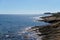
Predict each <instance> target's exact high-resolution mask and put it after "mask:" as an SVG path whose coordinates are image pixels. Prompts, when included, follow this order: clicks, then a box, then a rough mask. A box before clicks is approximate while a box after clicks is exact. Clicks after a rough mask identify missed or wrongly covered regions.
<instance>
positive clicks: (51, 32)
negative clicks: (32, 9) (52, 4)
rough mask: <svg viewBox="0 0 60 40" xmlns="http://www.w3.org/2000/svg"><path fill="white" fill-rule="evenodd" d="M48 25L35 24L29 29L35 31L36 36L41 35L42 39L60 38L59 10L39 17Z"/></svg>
mask: <svg viewBox="0 0 60 40" xmlns="http://www.w3.org/2000/svg"><path fill="white" fill-rule="evenodd" d="M40 18H42V19H43V20H38V21H44V22H47V23H50V25H45V26H35V27H32V28H31V29H30V30H29V31H35V32H36V34H37V35H38V36H42V38H41V39H42V40H60V12H57V13H53V14H52V15H51V16H45V17H40Z"/></svg>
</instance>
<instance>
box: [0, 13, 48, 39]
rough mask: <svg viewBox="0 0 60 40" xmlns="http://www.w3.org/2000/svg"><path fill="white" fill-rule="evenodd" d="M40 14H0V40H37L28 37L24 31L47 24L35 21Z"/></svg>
mask: <svg viewBox="0 0 60 40" xmlns="http://www.w3.org/2000/svg"><path fill="white" fill-rule="evenodd" d="M40 16H44V15H42V14H37V15H35V14H34V15H26V14H0V40H37V39H36V38H35V37H32V36H31V37H30V36H29V37H28V36H27V35H28V32H27V33H25V32H24V31H25V29H26V28H29V27H34V26H41V25H47V24H48V23H45V22H41V21H35V20H37V19H39V17H40Z"/></svg>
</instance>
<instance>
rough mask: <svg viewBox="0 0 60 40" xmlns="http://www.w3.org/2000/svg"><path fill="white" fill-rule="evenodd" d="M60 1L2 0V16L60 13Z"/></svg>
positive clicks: (0, 6) (0, 11)
mask: <svg viewBox="0 0 60 40" xmlns="http://www.w3.org/2000/svg"><path fill="white" fill-rule="evenodd" d="M59 11H60V0H0V14H40V13H44V12H59Z"/></svg>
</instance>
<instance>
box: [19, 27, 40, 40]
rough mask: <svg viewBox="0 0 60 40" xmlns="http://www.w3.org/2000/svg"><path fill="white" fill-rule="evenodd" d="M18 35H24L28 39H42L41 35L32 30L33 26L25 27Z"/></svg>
mask: <svg viewBox="0 0 60 40" xmlns="http://www.w3.org/2000/svg"><path fill="white" fill-rule="evenodd" d="M18 35H22V36H23V39H26V40H27V39H28V40H30V39H32V40H41V37H39V36H38V35H37V33H36V32H35V31H33V30H31V27H28V28H25V29H23V31H22V32H18Z"/></svg>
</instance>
